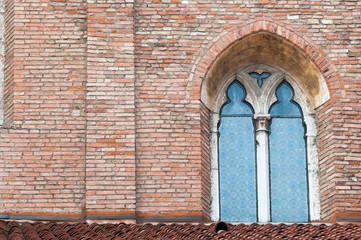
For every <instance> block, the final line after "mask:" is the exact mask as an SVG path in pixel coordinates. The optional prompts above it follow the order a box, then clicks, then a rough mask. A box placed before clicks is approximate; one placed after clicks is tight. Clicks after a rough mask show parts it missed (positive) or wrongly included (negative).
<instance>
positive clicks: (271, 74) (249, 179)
mask: <svg viewBox="0 0 361 240" xmlns="http://www.w3.org/2000/svg"><path fill="white" fill-rule="evenodd" d="M269 69H270V70H271V71H267V72H266V71H250V70H247V69H246V70H243V72H240V73H238V74H237V75H236V76H235V78H236V80H234V78H233V80H232V82H231V83H230V84H229V85H228V88H227V89H225V90H224V91H225V95H224V97H223V99H224V100H223V101H224V104H222V106H221V107H220V110H219V115H218V118H215V119H216V120H218V121H217V122H218V125H217V131H216V132H217V138H216V139H215V140H214V141H215V142H217V143H218V144H217V145H218V147H217V152H216V153H217V163H218V165H217V166H216V167H214V171H215V169H216V170H217V171H216V172H214V171H213V172H214V174H213V177H214V178H216V179H218V183H217V184H214V185H215V186H216V187H217V189H218V190H216V191H218V194H217V195H218V204H219V206H218V207H219V212H218V216H219V218H218V219H220V220H224V221H230V222H257V221H259V222H308V221H310V220H314V219H315V218H317V216H318V215H317V214H318V213H317V211H318V209H317V204H318V203H317V197H315V196H311V195H310V192H311V193H312V194H313V195H314V194H315V192H316V193H317V191H315V190H314V189H311V188H310V184H309V182H310V181H311V182H312V183H313V184H312V186H315V185H316V184H314V183H315V182H316V180H317V179H316V178H315V177H314V176H311V175H312V174H310V172H309V171H310V169H308V165H310V161H308V152H307V149H308V148H310V144H309V143H308V142H307V136H309V135H307V131H306V130H307V129H306V124H305V116H304V111H306V114H309V112H310V111H309V110H308V109H307V108H305V107H304V106H303V107H301V106H300V105H299V104H298V102H302V104H305V102H306V101H304V98H303V97H304V96H300V95H301V93H302V91H300V89H299V88H298V86H297V85H295V83H294V82H293V84H294V85H293V86H292V85H291V84H290V82H289V81H287V80H292V79H291V78H289V77H288V76H286V75H285V74H283V73H282V72H279V71H277V70H273V69H271V68H268V70H269ZM294 87H296V89H297V91H296V92H295V91H294ZM302 98H303V99H302ZM215 116H216V115H215ZM311 150H312V149H311ZM312 171H314V169H313V170H312ZM310 189H311V191H310ZM214 202H216V203H217V200H215V201H214ZM310 202H312V206H311V204H310ZM213 206H215V204H213ZM310 206H311V207H310ZM315 206H316V207H315ZM214 210H215V207H213V211H214ZM214 212H217V210H216V211H214Z"/></svg>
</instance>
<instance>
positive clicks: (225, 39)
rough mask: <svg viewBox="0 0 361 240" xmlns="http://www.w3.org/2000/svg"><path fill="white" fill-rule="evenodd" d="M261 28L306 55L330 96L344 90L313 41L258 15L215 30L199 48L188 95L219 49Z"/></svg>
mask: <svg viewBox="0 0 361 240" xmlns="http://www.w3.org/2000/svg"><path fill="white" fill-rule="evenodd" d="M262 32H263V33H267V34H271V35H274V36H277V37H279V38H282V39H283V40H286V41H287V42H289V43H291V44H292V45H293V46H294V47H296V48H297V49H299V50H300V51H301V52H302V53H303V54H304V55H306V56H307V58H308V59H310V60H311V61H312V63H313V64H314V65H315V66H316V67H317V69H318V70H319V72H320V73H321V74H322V76H323V78H324V80H325V82H326V84H327V87H328V89H329V93H330V96H332V95H333V93H335V92H336V91H337V90H339V89H342V90H344V87H343V85H342V82H341V77H340V75H339V73H338V72H337V69H336V67H335V66H334V65H333V64H332V62H331V61H330V59H329V58H328V57H327V56H326V54H325V53H324V52H323V51H322V49H321V48H320V47H319V46H317V45H316V44H315V43H313V42H312V41H311V40H310V39H309V38H308V37H307V36H305V35H303V34H301V33H299V32H297V31H295V30H294V29H293V28H291V27H289V26H285V25H284V24H282V23H278V22H274V21H272V20H269V19H262V20H259V21H256V22H252V23H249V24H245V25H243V24H240V25H237V26H234V27H232V28H229V29H226V30H224V31H223V32H222V33H221V34H219V36H217V37H215V38H214V39H213V40H212V42H211V43H209V44H208V45H207V46H206V47H205V48H203V49H201V51H200V52H201V54H200V55H199V57H198V58H197V59H196V60H195V64H194V66H193V69H192V71H191V73H192V74H191V76H190V78H191V79H190V80H192V81H193V86H194V87H193V88H192V92H193V93H192V95H193V94H194V95H198V94H199V92H200V91H201V88H202V84H203V80H204V78H205V77H206V75H207V73H208V71H209V69H210V68H211V67H212V66H213V64H214V63H215V61H216V60H217V59H218V57H219V56H220V55H221V54H222V53H223V52H225V51H226V50H227V49H229V48H230V47H232V46H233V45H234V44H235V43H236V42H238V41H240V40H242V39H244V38H246V37H248V36H251V35H253V34H257V33H262ZM331 98H332V97H331Z"/></svg>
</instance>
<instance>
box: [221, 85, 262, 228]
mask: <svg viewBox="0 0 361 240" xmlns="http://www.w3.org/2000/svg"><path fill="white" fill-rule="evenodd" d="M227 96H228V102H227V103H226V104H225V105H224V106H223V108H222V110H221V119H220V125H219V142H218V144H219V181H220V182H219V184H220V215H221V220H223V221H229V222H240V221H241V222H255V221H257V195H256V162H255V155H256V154H255V138H254V125H253V118H252V116H253V110H252V109H251V107H250V106H249V105H248V104H246V103H245V102H244V98H245V90H244V88H243V87H242V85H240V84H239V83H238V82H234V83H232V85H231V86H230V87H229V88H228V91H227Z"/></svg>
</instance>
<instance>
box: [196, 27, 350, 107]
mask: <svg viewBox="0 0 361 240" xmlns="http://www.w3.org/2000/svg"><path fill="white" fill-rule="evenodd" d="M201 52H203V54H201V55H200V56H199V57H198V58H197V59H196V61H195V65H194V67H193V69H192V72H191V73H192V74H191V76H190V78H191V79H193V86H198V88H197V87H194V88H192V90H193V92H194V95H197V93H198V94H199V91H201V101H202V102H203V103H204V104H205V105H206V106H207V107H208V108H209V109H212V105H213V102H214V100H215V97H216V95H217V92H218V89H220V88H221V86H222V84H223V83H224V81H225V79H227V78H228V77H229V76H231V75H232V74H234V73H235V72H236V71H237V70H239V69H242V68H245V67H247V66H249V65H252V64H259V63H263V64H268V65H270V66H273V67H276V68H280V69H282V70H283V71H285V72H286V73H288V74H289V75H290V76H292V77H293V78H294V79H295V80H296V81H297V83H298V84H299V86H300V87H301V89H302V90H303V91H304V93H305V94H306V95H307V98H308V100H309V101H310V103H311V105H312V107H313V108H317V107H319V106H321V105H322V104H324V103H325V102H327V101H328V100H329V99H330V98H332V94H333V93H335V92H336V91H338V90H339V89H340V88H341V89H343V86H342V84H341V79H340V75H339V74H338V73H337V70H336V67H335V66H334V65H333V64H332V63H331V61H330V60H329V59H328V57H327V56H326V55H325V53H324V52H323V51H322V50H321V49H320V47H319V46H317V45H316V44H314V43H313V42H312V41H311V40H310V39H309V38H308V37H306V36H304V35H302V34H300V33H298V32H296V31H294V30H293V29H292V28H291V27H288V26H284V25H282V24H280V23H276V22H273V21H270V20H260V21H256V22H253V23H250V24H247V25H240V26H235V27H233V28H230V29H227V30H225V31H223V32H222V33H221V34H220V35H219V36H218V37H216V38H215V39H214V40H213V41H212V42H211V43H210V44H208V46H207V47H206V48H204V49H202V50H201ZM199 86H201V89H199ZM196 91H198V92H197V93H196Z"/></svg>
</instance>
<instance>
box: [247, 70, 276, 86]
mask: <svg viewBox="0 0 361 240" xmlns="http://www.w3.org/2000/svg"><path fill="white" fill-rule="evenodd" d="M249 75H250V76H251V77H253V78H255V79H257V84H258V86H259V87H262V85H263V80H264V79H266V78H268V77H269V76H271V74H270V73H268V72H263V73H261V74H259V73H256V72H251V73H250V74H249Z"/></svg>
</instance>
